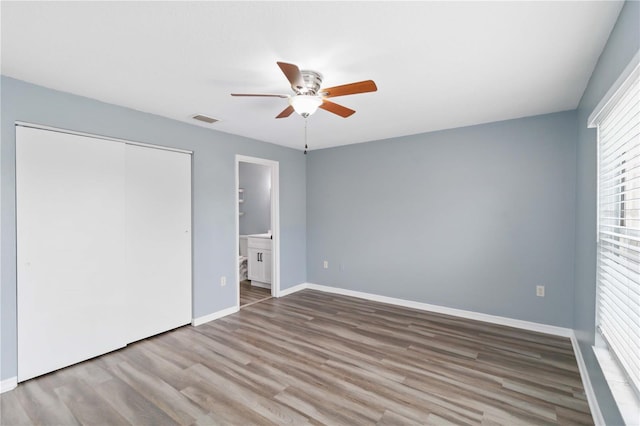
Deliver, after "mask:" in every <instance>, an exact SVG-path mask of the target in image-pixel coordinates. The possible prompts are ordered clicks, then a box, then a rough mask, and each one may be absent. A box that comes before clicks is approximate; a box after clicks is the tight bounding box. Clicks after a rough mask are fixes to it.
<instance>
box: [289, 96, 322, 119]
mask: <svg viewBox="0 0 640 426" xmlns="http://www.w3.org/2000/svg"><path fill="white" fill-rule="evenodd" d="M289 105H291V106H292V107H293V109H294V110H295V111H296V112H297V113H298V114H300V115H301V116H303V117H304V118H307V117H308V116H310V115H311V114H313V113H314V112H316V111H317V110H318V107H319V106H320V105H322V98H321V97H320V96H311V95H296V96H292V97H290V98H289Z"/></svg>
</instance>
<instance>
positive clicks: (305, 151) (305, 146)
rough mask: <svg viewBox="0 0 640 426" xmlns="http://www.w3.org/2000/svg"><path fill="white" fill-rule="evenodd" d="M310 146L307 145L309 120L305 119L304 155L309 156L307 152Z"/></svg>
mask: <svg viewBox="0 0 640 426" xmlns="http://www.w3.org/2000/svg"><path fill="white" fill-rule="evenodd" d="M308 149H309V146H308V145H307V118H306V117H305V118H304V155H307V150H308Z"/></svg>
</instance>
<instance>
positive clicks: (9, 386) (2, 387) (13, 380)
mask: <svg viewBox="0 0 640 426" xmlns="http://www.w3.org/2000/svg"><path fill="white" fill-rule="evenodd" d="M16 387H18V378H17V377H9V378H8V379H4V380H3V381H1V382H0V393H4V392H9V391H10V390H14V389H15V388H16Z"/></svg>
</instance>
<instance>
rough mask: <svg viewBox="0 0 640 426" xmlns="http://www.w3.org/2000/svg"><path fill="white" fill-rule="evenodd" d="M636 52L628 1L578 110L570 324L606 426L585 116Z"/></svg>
mask: <svg viewBox="0 0 640 426" xmlns="http://www.w3.org/2000/svg"><path fill="white" fill-rule="evenodd" d="M639 49H640V3H638V2H637V1H627V2H626V3H625V4H624V7H623V8H622V10H621V11H620V15H619V17H618V22H617V23H616V26H615V27H614V29H613V31H612V32H611V35H610V36H609V41H608V42H607V45H606V46H605V48H604V50H603V52H602V54H601V55H600V59H599V60H598V63H597V65H596V68H595V70H594V71H593V74H592V75H591V79H590V80H589V84H588V85H587V88H586V90H585V92H584V94H583V95H582V100H581V101H580V105H579V107H578V147H577V192H576V213H577V214H576V248H575V251H576V262H575V277H576V283H575V295H574V301H573V305H574V317H573V323H574V328H575V330H576V336H577V337H578V341H579V343H580V349H581V351H582V355H583V357H584V360H585V363H586V365H587V369H588V370H589V376H590V378H591V383H592V385H593V387H594V390H595V392H596V395H597V398H598V402H599V405H600V408H601V409H602V413H603V415H604V416H605V420H606V421H607V424H612V425H613V424H622V419H621V418H620V415H619V413H618V409H617V407H616V406H615V403H614V401H613V398H612V397H611V393H610V391H609V388H608V386H607V384H606V382H605V381H604V376H603V375H602V371H601V370H600V367H599V366H598V363H597V360H596V359H595V357H594V355H593V351H592V350H591V346H593V343H594V336H595V303H596V302H595V300H596V299H595V298H596V173H597V166H596V130H595V129H588V128H587V117H588V116H589V115H590V114H591V112H592V111H593V109H594V108H595V106H596V105H597V104H598V102H600V100H601V99H602V97H603V96H604V94H605V93H606V92H607V90H609V87H611V85H612V84H613V83H614V82H615V81H616V79H617V78H618V76H619V75H620V73H621V72H622V70H624V68H625V67H626V66H627V64H628V63H629V61H630V60H631V58H632V57H633V55H635V53H636V52H637V51H638V50H639Z"/></svg>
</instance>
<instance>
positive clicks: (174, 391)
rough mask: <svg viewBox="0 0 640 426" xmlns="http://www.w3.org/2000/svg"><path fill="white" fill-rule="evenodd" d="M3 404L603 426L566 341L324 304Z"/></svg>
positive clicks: (285, 418) (42, 413)
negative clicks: (593, 411) (590, 404)
mask: <svg viewBox="0 0 640 426" xmlns="http://www.w3.org/2000/svg"><path fill="white" fill-rule="evenodd" d="M43 356H46V354H43ZM0 403H1V409H2V410H1V414H0V416H1V417H0V423H1V424H2V425H20V424H48V425H75V424H87V425H89V424H96V425H123V424H133V425H171V424H181V425H212V424H230V425H249V424H255V425H268V424H278V425H282V424H290V425H303V424H327V425H361V424H362V425H376V424H378V425H382V424H388V425H418V424H462V425H466V424H469V425H498V424H504V425H523V424H535V425H540V424H550V425H555V424H562V425H566V424H593V421H592V418H591V416H590V414H589V408H588V405H587V401H586V399H585V395H584V390H583V388H582V383H581V380H580V376H579V373H578V367H577V365H576V360H575V357H574V355H573V351H572V348H571V343H570V341H569V340H568V339H566V338H560V337H555V336H550V335H545V334H539V333H534V332H529V331H522V330H518V329H513V328H509V327H503V326H497V325H491V324H487V323H482V322H476V321H471V320H465V319H460V318H454V317H449V316H446V315H440V314H432V313H426V312H422V311H417V310H412V309H406V308H402V307H397V306H391V305H385V304H382V303H375V302H370V301H364V300H360V299H355V298H350V297H345V296H338V295H332V294H326V293H321V292H316V291H311V290H305V291H301V292H298V293H294V294H292V295H289V296H287V297H283V298H279V299H269V300H266V301H263V302H260V303H256V304H253V305H251V306H248V307H246V308H243V309H242V310H241V311H240V312H238V313H236V314H233V315H229V316H227V317H224V318H221V319H219V320H216V321H213V322H210V323H207V324H204V325H201V326H198V327H192V326H185V327H182V328H179V329H176V330H173V331H170V332H167V333H164V334H161V335H158V336H155V337H152V338H149V339H146V340H143V341H140V342H137V343H134V344H131V345H129V346H127V347H126V348H124V349H122V350H119V351H116V352H112V353H109V354H106V355H103V356H100V357H97V358H94V359H92V360H89V361H86V362H84V363H81V364H78V365H75V366H72V367H69V368H66V369H63V370H60V371H57V372H54V373H51V374H48V375H45V376H42V377H39V378H36V379H32V380H29V381H27V382H24V383H21V384H20V385H19V386H18V388H17V389H15V390H13V391H10V392H7V393H4V394H2V395H1V396H0Z"/></svg>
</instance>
